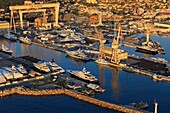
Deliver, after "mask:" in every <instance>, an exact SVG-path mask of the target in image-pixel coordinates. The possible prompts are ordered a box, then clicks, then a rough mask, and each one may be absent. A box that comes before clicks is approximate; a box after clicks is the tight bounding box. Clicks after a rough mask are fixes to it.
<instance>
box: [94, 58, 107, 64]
mask: <svg viewBox="0 0 170 113" xmlns="http://www.w3.org/2000/svg"><path fill="white" fill-rule="evenodd" d="M95 62H96V63H98V64H103V65H108V64H109V62H108V61H107V60H105V59H103V58H101V57H99V58H98V59H97V60H96V61H95Z"/></svg>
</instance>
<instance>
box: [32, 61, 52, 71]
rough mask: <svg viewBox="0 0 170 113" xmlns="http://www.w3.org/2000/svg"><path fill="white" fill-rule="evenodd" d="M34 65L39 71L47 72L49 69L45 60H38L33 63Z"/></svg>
mask: <svg viewBox="0 0 170 113" xmlns="http://www.w3.org/2000/svg"><path fill="white" fill-rule="evenodd" d="M33 65H34V67H35V68H37V69H38V70H39V71H42V72H45V73H49V72H50V69H49V67H48V66H47V64H46V63H45V62H38V63H33Z"/></svg>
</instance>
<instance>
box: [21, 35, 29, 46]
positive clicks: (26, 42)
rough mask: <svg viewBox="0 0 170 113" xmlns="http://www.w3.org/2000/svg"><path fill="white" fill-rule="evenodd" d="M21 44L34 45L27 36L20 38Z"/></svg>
mask: <svg viewBox="0 0 170 113" xmlns="http://www.w3.org/2000/svg"><path fill="white" fill-rule="evenodd" d="M19 40H20V42H22V43H25V44H32V42H31V40H30V39H29V38H28V37H27V36H26V37H23V36H22V37H20V38H19Z"/></svg>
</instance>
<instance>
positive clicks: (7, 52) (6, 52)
mask: <svg viewBox="0 0 170 113" xmlns="http://www.w3.org/2000/svg"><path fill="white" fill-rule="evenodd" d="M0 52H2V53H5V54H8V55H12V53H13V52H9V51H3V50H2V49H0Z"/></svg>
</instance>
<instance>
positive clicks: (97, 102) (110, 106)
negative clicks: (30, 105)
mask: <svg viewBox="0 0 170 113" xmlns="http://www.w3.org/2000/svg"><path fill="white" fill-rule="evenodd" d="M13 94H20V95H25V96H48V95H67V96H70V97H73V98H76V99H79V100H82V101H84V102H88V103H91V104H94V105H97V106H100V107H103V108H107V109H111V110H115V111H119V112H123V113H142V112H141V111H137V110H134V109H129V108H126V107H123V106H120V105H116V104H111V103H108V102H104V101H101V100H98V99H95V98H91V97H88V96H84V95H80V94H77V93H74V92H71V91H69V90H66V89H53V90H38V89H37V90H30V89H28V88H23V87H16V88H12V89H6V90H3V91H0V96H1V98H2V97H6V96H10V95H13Z"/></svg>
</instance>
